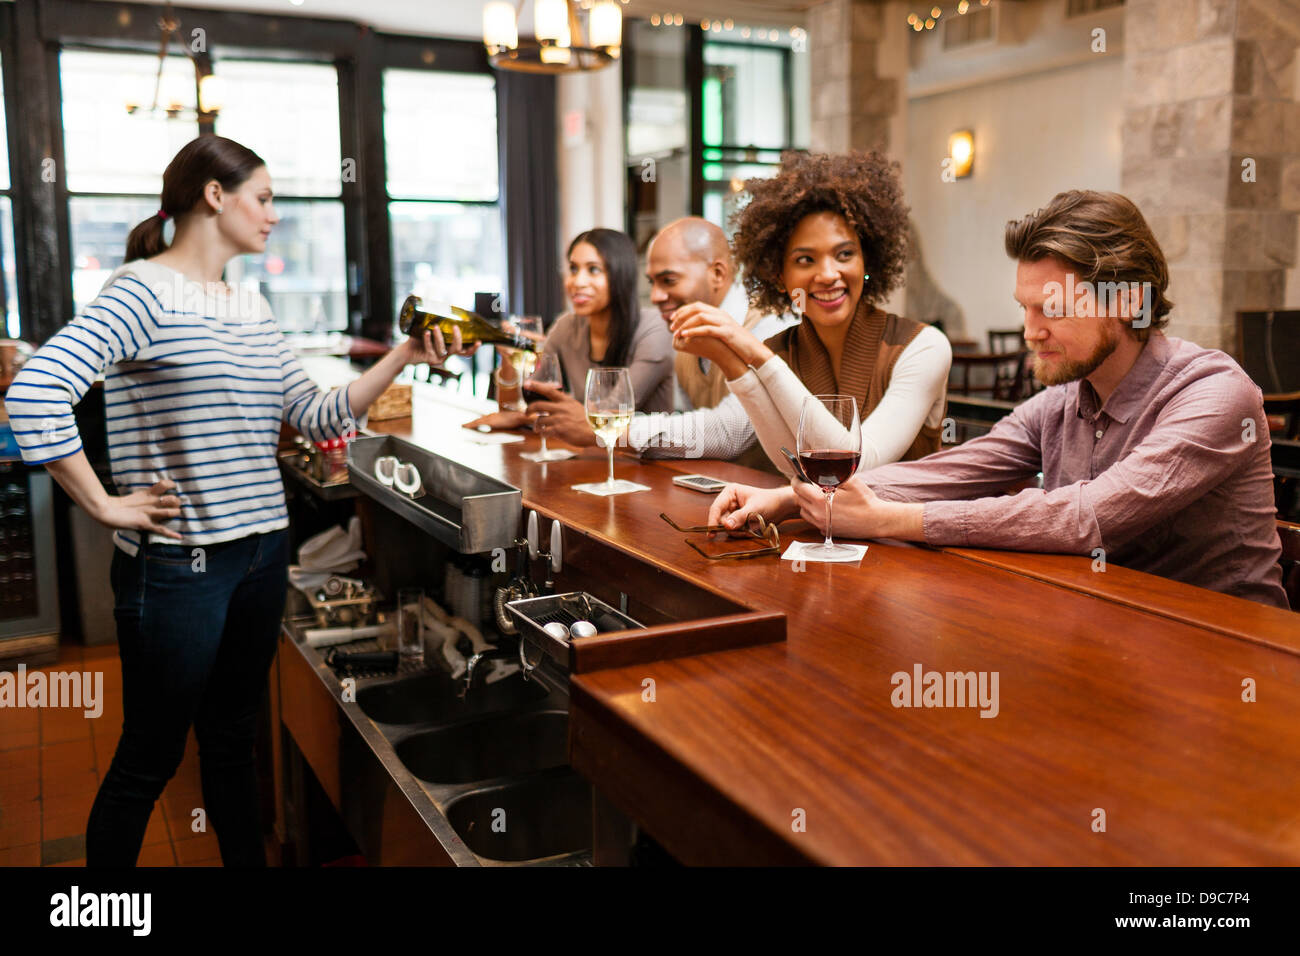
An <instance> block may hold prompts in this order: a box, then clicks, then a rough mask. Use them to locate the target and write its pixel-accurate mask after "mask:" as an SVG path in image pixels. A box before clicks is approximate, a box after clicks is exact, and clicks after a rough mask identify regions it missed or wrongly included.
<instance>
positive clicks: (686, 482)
mask: <svg viewBox="0 0 1300 956" xmlns="http://www.w3.org/2000/svg"><path fill="white" fill-rule="evenodd" d="M673 484H674V485H677V486H678V487H681V488H689V489H691V491H699V492H702V493H703V494H706V495H716V494H717V493H718V492H719V491H721V490H722V489H723V488H725V487H727V483H726V482H725V481H719V480H718V479H717V478H710V477H709V476H708V475H678V476H677V477H675V478H674V479H673Z"/></svg>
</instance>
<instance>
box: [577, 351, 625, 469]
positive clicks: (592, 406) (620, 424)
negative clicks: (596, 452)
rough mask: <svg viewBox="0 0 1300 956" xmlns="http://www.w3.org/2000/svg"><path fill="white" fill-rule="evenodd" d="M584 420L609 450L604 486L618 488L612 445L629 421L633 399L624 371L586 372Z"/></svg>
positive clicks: (605, 369)
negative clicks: (607, 473)
mask: <svg viewBox="0 0 1300 956" xmlns="http://www.w3.org/2000/svg"><path fill="white" fill-rule="evenodd" d="M584 404H585V406H586V409H587V421H589V422H590V423H591V427H592V428H593V429H594V430H595V432H596V434H597V435H599V436H600V438H601V439H602V440H603V441H604V443H605V447H606V448H608V449H609V478H608V479H606V481H605V487H606V488H607V489H609V490H610V491H611V492H612V491H613V490H614V489H615V488H617V487H618V482H616V481H615V480H614V443H615V442H616V441H618V436H619V435H620V434H622V432H623V429H625V428H627V426H628V425H629V424H631V422H632V412H633V411H634V410H635V408H636V400H635V399H634V398H633V397H632V376H631V374H630V373H629V372H628V370H627V369H626V368H593V369H589V370H588V371H587V393H586V398H585V402H584Z"/></svg>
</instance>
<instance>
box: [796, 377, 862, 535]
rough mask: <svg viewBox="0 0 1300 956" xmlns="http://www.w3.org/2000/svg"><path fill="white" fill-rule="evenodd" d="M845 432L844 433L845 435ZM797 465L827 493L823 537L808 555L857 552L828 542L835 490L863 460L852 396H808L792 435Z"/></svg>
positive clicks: (855, 404)
mask: <svg viewBox="0 0 1300 956" xmlns="http://www.w3.org/2000/svg"><path fill="white" fill-rule="evenodd" d="M846 432H847V434H846ZM795 448H796V450H797V451H798V453H799V466H800V467H801V468H802V469H803V472H804V474H805V475H807V476H808V479H809V480H810V481H811V482H813V484H815V485H817V486H818V487H820V488H821V490H822V493H823V494H825V495H826V540H825V541H824V542H823V543H821V544H817V545H809V546H808V547H807V548H805V549H804V553H805V554H806V555H808V556H809V557H815V558H830V559H839V558H847V557H850V556H852V555H854V554H855V553H856V552H855V551H854V550H853V549H852V548H847V547H845V546H844V545H842V544H835V543H834V542H833V541H831V504H832V502H833V501H834V500H835V490H836V489H837V488H839V486H840V485H842V484H844V482H846V481H848V480H849V479H850V478H852V477H853V473H854V472H855V471H857V470H858V462H859V461H861V460H862V424H861V422H860V421H859V419H858V403H857V400H856V399H855V398H853V396H852V395H809V396H807V397H806V398H805V399H804V400H803V408H802V409H801V410H800V412H799V433H798V435H797V436H796V438H795Z"/></svg>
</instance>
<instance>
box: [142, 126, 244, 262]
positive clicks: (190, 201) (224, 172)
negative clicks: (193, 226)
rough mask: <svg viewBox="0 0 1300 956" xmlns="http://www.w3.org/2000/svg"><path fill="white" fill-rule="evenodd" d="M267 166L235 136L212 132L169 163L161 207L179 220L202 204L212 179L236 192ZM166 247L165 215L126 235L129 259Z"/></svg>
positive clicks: (143, 256) (158, 251)
mask: <svg viewBox="0 0 1300 956" xmlns="http://www.w3.org/2000/svg"><path fill="white" fill-rule="evenodd" d="M265 165H266V163H265V162H263V161H262V157H260V156H258V155H257V153H255V152H253V151H252V150H251V149H249V148H248V147H247V146H241V145H240V144H239V143H236V142H235V141H234V140H233V139H226V138H225V137H224V136H212V135H204V136H200V137H198V138H197V139H192V140H190V141H189V142H188V143H186V144H185V145H184V146H182V147H181V150H180V152H179V153H177V154H176V155H175V156H173V157H172V161H171V162H170V163H168V164H167V169H166V171H165V172H164V173H163V188H162V198H161V201H160V202H159V204H158V208H159V210H160V211H161V212H163V213H164V214H166V216H167V218H169V219H179V218H181V217H182V216H185V215H187V214H188V213H189V212H190V210H192V209H193V208H194V207H195V206H197V205H198V204H199V201H200V200H202V199H203V190H204V188H205V187H206V186H207V185H208V183H210V182H212V180H214V179H215V180H216V181H217V182H218V183H220V184H221V188H222V189H226V190H232V191H233V190H236V189H238V188H239V187H240V186H242V185H243V184H244V183H245V182H246V181H247V180H248V177H249V176H251V175H253V171H254V170H256V169H257V168H258V167H260V166H265ZM166 248H167V243H166V242H165V241H164V240H163V217H162V216H159V215H157V214H154V215H152V216H150V217H149V218H148V219H146V220H144V222H141V223H140V224H139V225H137V226H136V227H135V228H134V229H132V230H131V234H130V235H129V236H127V237H126V261H127V262H133V261H135V260H136V259H148V258H150V257H152V256H156V255H158V253H160V252H162V251H163V250H164V249H166Z"/></svg>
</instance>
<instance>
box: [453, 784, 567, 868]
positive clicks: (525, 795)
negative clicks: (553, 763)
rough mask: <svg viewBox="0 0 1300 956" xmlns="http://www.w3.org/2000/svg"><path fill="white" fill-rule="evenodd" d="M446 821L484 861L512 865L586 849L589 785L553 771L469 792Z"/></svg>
mask: <svg viewBox="0 0 1300 956" xmlns="http://www.w3.org/2000/svg"><path fill="white" fill-rule="evenodd" d="M447 821H448V822H449V823H450V824H451V826H452V829H454V830H455V831H456V834H457V835H458V836H459V837H460V838H461V839H462V840H464V841H465V845H466V846H468V847H469V848H470V850H472V851H473V852H474V853H476V854H478V855H479V856H480V857H483V858H484V859H487V860H494V861H497V862H502V863H516V862H521V861H524V860H530V861H532V860H540V859H543V858H546V857H553V856H559V855H561V854H567V853H576V852H579V851H583V850H590V849H591V843H592V839H591V837H592V833H591V784H589V783H588V782H587V781H586V780H584V779H583V778H582V777H580V776H579V775H578V774H577V773H575V772H574V771H572V770H570V769H569V768H568V767H557V768H555V769H553V770H547V771H543V772H541V773H538V774H535V775H533V776H531V777H528V778H526V779H523V780H515V781H511V782H509V783H503V784H500V785H499V786H495V787H487V788H484V789H481V790H473V791H470V792H469V793H467V794H465V795H464V796H461V797H458V798H456V799H455V800H453V801H452V802H451V803H450V804H449V805H448V807H447Z"/></svg>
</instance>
